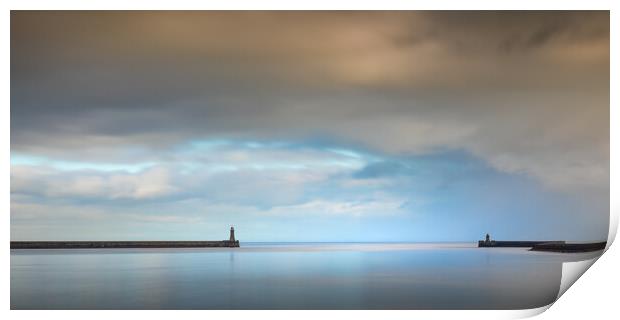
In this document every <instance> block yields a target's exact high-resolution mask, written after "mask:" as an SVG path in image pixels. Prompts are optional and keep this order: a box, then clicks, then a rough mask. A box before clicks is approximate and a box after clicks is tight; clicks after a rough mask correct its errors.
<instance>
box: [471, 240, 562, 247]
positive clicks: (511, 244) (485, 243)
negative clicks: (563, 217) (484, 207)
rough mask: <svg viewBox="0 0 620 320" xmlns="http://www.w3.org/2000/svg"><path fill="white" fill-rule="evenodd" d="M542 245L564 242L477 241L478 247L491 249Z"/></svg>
mask: <svg viewBox="0 0 620 320" xmlns="http://www.w3.org/2000/svg"><path fill="white" fill-rule="evenodd" d="M543 243H554V244H564V243H565V241H496V240H490V241H488V240H480V241H478V247H481V248H491V247H501V248H531V247H534V246H536V245H540V244H543Z"/></svg>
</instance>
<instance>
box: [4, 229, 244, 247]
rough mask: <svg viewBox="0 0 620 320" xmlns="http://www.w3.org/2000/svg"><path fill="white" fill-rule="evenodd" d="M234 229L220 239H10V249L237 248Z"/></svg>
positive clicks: (237, 241)
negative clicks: (226, 237) (228, 236)
mask: <svg viewBox="0 0 620 320" xmlns="http://www.w3.org/2000/svg"><path fill="white" fill-rule="evenodd" d="M237 247H239V240H236V239H235V229H234V228H233V227H230V238H229V240H222V241H11V249H95V248H98V249H115V248H237Z"/></svg>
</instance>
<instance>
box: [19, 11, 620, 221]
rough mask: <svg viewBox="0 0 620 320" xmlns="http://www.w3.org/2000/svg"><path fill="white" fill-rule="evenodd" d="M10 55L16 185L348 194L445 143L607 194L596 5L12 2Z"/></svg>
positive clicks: (393, 182)
mask: <svg viewBox="0 0 620 320" xmlns="http://www.w3.org/2000/svg"><path fill="white" fill-rule="evenodd" d="M11 57H12V59H11V153H12V156H14V155H21V156H24V157H31V158H30V160H33V159H39V160H40V161H42V162H40V163H36V164H33V163H30V164H28V163H24V161H26V160H28V159H24V158H22V159H21V160H20V159H17V158H16V159H12V168H11V170H12V172H11V174H12V181H11V189H12V193H23V194H30V195H36V196H45V197H56V198H59V199H60V198H71V197H75V198H80V199H87V198H88V199H100V198H102V199H108V200H113V202H114V201H120V200H123V199H124V200H126V201H130V202H131V201H136V200H141V201H145V202H148V201H154V200H156V199H157V198H166V199H177V200H178V199H189V198H193V197H198V196H200V197H205V198H208V199H209V201H213V202H217V203H218V205H221V204H224V203H226V202H230V203H235V204H238V205H242V206H243V205H249V206H250V207H252V206H258V207H260V208H261V209H264V210H267V209H268V208H271V207H277V206H295V205H301V204H303V203H312V201H313V199H309V197H310V196H309V195H312V196H317V194H318V193H319V190H321V188H326V190H330V191H332V192H333V193H334V194H338V195H340V196H341V197H342V198H341V199H330V198H329V197H326V196H324V195H322V197H323V198H321V197H318V196H317V197H318V198H320V199H322V200H321V201H325V202H324V203H331V202H330V201H333V202H336V203H353V202H354V201H355V200H351V199H347V198H346V197H349V196H350V194H349V193H348V192H349V191H347V190H349V189H352V190H358V191H359V190H361V189H364V188H366V189H371V188H392V187H394V186H400V187H403V186H408V187H411V185H409V184H407V183H405V184H404V185H403V184H402V183H403V181H401V180H406V181H409V180H410V179H413V178H415V177H416V175H418V176H417V178H419V179H420V178H421V179H427V180H428V182H427V183H428V184H429V185H431V186H433V187H435V186H438V185H440V184H441V183H438V182H437V181H438V180H443V178H437V179H435V178H436V177H435V176H433V175H432V174H425V173H424V172H420V171H419V170H420V167H416V166H415V163H416V162H415V161H413V162H412V161H410V160H412V159H413V157H415V158H416V159H417V160H416V161H420V159H423V158H424V157H426V156H429V157H432V156H433V155H445V152H450V151H454V150H456V151H458V152H463V153H465V154H469V155H472V156H473V157H475V158H476V159H480V160H481V161H483V162H485V163H487V164H489V165H490V166H491V167H492V168H485V169H484V170H489V171H493V170H499V171H500V172H503V173H508V174H510V175H514V176H521V175H523V176H527V177H528V178H532V179H534V180H535V181H537V182H538V183H539V184H541V185H543V186H544V188H545V190H546V191H547V192H549V193H553V194H554V193H556V192H560V193H564V194H566V195H568V196H572V197H575V198H579V199H582V200H583V201H584V202H585V203H587V206H590V207H591V208H597V209H596V210H594V211H605V208H602V209H601V210H599V209H600V205H599V204H601V203H608V198H609V67H610V56H609V13H608V12H606V11H598V12H597V11H587V12H585V11H570V12H554V11H545V12H530V11H527V12H525V11H524V12H516V11H510V12H498V11H484V12H483V11H469V12H443V11H442V12H432V11H430V12H407V11H399V12H79V11H78V12H66V11H60V12H32V11H29V12H26V11H13V12H12V13H11ZM201 142H202V145H200V144H201ZM205 142H206V143H207V144H205ZM209 143H211V144H215V147H214V146H213V145H211V146H209V145H208V144H209ZM242 143H243V144H244V145H241V144H242ZM253 146H254V147H253ZM328 149H330V150H332V151H328ZM214 150H216V152H214ZM338 150H341V151H342V150H345V151H346V152H349V155H346V154H342V153H341V154H340V155H338ZM41 159H42V160H41ZM403 159H404V160H403ZM435 160H437V159H435ZM20 161H22V163H20ZM26 162H27V161H26ZM21 165H25V166H24V167H21ZM406 166H412V167H406ZM422 167H426V168H427V169H428V170H431V171H432V170H444V168H441V167H436V166H431V165H429V163H424V165H423V166H422ZM430 168H432V169H430ZM103 169H105V170H107V173H105V174H104V173H102V171H103ZM484 170H483V171H484ZM78 171H79V173H78ZM349 174H353V175H355V174H356V175H357V176H353V177H352V178H351V177H350V178H348V179H345V178H342V177H343V176H347V175H349ZM457 177H460V178H462V176H458V175H457ZM336 178H338V179H340V180H338V181H337V183H336V182H335V180H333V179H336ZM335 186H339V187H340V188H341V189H336V187H335ZM416 188H418V189H416V190H419V188H421V187H420V186H419V185H418V186H416ZM366 189H364V190H366ZM230 190H235V192H230ZM274 190H277V192H274ZM342 190H344V191H342ZM341 192H342V193H341ZM409 196H411V195H409ZM399 199H400V198H399ZM314 200H316V199H314ZM316 201H319V200H316ZM339 201H340V202H339ZM351 201H353V202H351ZM350 209H351V210H353V208H352V207H350ZM326 210H327V209H326ZM585 211H593V210H585ZM607 211H608V209H607V210H606V211H605V212H600V213H596V214H597V215H601V216H606V215H607Z"/></svg>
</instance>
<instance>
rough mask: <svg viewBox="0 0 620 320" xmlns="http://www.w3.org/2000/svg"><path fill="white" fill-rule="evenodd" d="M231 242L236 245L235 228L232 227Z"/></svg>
mask: <svg viewBox="0 0 620 320" xmlns="http://www.w3.org/2000/svg"><path fill="white" fill-rule="evenodd" d="M230 242H231V243H235V228H233V226H230Z"/></svg>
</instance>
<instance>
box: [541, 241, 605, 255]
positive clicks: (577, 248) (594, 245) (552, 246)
mask: <svg viewBox="0 0 620 320" xmlns="http://www.w3.org/2000/svg"><path fill="white" fill-rule="evenodd" d="M606 246H607V242H591V243H561V244H558V243H550V242H547V243H541V244H537V245H534V246H533V247H532V249H530V250H531V251H551V252H566V253H569V252H590V251H598V250H603V249H605V247H606Z"/></svg>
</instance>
